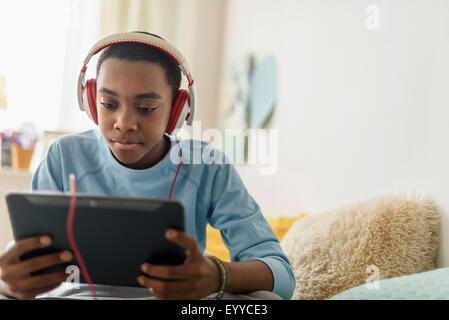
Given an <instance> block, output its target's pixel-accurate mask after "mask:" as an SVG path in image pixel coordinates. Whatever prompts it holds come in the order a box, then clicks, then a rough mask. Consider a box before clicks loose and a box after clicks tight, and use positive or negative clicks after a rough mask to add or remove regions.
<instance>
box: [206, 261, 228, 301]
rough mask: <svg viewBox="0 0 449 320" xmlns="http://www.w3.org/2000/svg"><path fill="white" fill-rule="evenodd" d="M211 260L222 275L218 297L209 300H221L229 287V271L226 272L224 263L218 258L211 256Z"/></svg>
mask: <svg viewBox="0 0 449 320" xmlns="http://www.w3.org/2000/svg"><path fill="white" fill-rule="evenodd" d="M209 258H211V259H212V260H213V261H214V262H215V263H216V264H217V266H218V269H220V275H221V283H220V289H219V290H218V293H217V295H216V296H215V297H213V298H210V299H209V300H221V299H222V298H223V295H224V293H225V290H226V288H227V287H228V270H226V268H225V266H224V263H223V261H221V260H220V259H218V258H217V257H215V256H209Z"/></svg>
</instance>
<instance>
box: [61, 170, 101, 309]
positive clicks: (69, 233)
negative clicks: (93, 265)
mask: <svg viewBox="0 0 449 320" xmlns="http://www.w3.org/2000/svg"><path fill="white" fill-rule="evenodd" d="M69 180H70V191H71V194H72V196H71V198H70V207H69V213H68V217H67V238H68V240H69V245H70V248H71V249H72V251H73V253H74V254H75V257H76V260H77V261H78V263H79V265H80V268H81V273H82V274H83V276H84V279H86V281H87V283H88V284H89V289H90V292H91V293H92V296H93V298H94V300H97V293H96V292H95V288H94V286H93V284H92V280H91V278H90V275H89V272H88V271H87V268H86V265H85V264H84V260H83V257H82V256H81V253H80V251H79V250H78V246H77V245H76V242H75V237H74V236H73V222H74V220H75V210H76V193H77V187H76V178H75V175H73V174H70V176H69Z"/></svg>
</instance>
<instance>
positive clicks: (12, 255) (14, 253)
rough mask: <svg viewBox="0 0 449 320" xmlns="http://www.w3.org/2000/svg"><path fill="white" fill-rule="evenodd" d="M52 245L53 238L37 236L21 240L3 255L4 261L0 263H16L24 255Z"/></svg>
mask: <svg viewBox="0 0 449 320" xmlns="http://www.w3.org/2000/svg"><path fill="white" fill-rule="evenodd" d="M50 243H51V238H50V237H49V236H37V237H29V238H24V239H21V240H19V241H17V242H16V243H15V244H14V246H13V247H12V248H11V249H10V250H9V251H8V252H6V253H5V254H4V255H3V259H4V261H0V263H2V264H3V263H5V264H11V263H15V262H17V261H18V260H19V258H20V257H21V256H22V255H23V254H24V253H26V252H28V251H31V250H33V249H37V248H42V247H46V246H48V245H49V244H50ZM3 259H2V260H3Z"/></svg>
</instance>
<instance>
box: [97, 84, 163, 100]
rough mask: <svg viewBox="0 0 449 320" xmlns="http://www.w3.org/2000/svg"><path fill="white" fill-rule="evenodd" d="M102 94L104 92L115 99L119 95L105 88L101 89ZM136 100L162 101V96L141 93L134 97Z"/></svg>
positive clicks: (153, 93)
mask: <svg viewBox="0 0 449 320" xmlns="http://www.w3.org/2000/svg"><path fill="white" fill-rule="evenodd" d="M99 91H100V92H104V93H106V94H109V95H111V96H114V97H118V93H117V92H115V91H112V90H109V89H107V88H105V87H101V88H100V90H99ZM134 98H135V99H162V97H161V96H160V95H158V94H157V93H155V92H147V93H140V94H137V95H135V96H134Z"/></svg>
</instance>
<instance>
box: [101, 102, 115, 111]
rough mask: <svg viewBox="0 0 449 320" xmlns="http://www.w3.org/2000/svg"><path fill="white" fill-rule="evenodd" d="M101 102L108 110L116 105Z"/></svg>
mask: <svg viewBox="0 0 449 320" xmlns="http://www.w3.org/2000/svg"><path fill="white" fill-rule="evenodd" d="M100 103H101V105H102V106H103V107H105V108H106V109H108V110H112V109H114V105H113V104H112V103H106V102H100Z"/></svg>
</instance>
